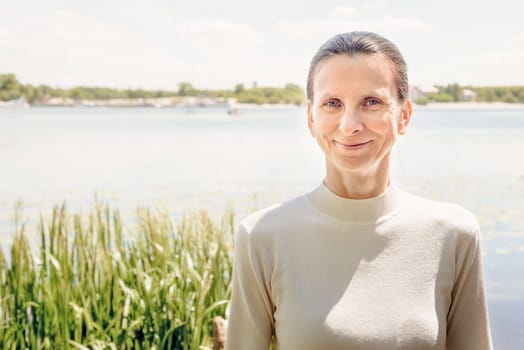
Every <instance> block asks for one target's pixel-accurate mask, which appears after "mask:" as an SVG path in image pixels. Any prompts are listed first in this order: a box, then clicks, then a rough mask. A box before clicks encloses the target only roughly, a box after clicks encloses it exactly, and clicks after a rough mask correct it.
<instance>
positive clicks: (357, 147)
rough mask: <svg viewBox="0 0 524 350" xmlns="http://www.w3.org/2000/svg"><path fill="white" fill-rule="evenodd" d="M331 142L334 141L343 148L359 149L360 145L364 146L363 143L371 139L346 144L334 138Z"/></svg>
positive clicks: (365, 143)
mask: <svg viewBox="0 0 524 350" xmlns="http://www.w3.org/2000/svg"><path fill="white" fill-rule="evenodd" d="M333 142H335V144H336V145H338V146H340V147H342V148H344V149H360V148H362V147H364V146H365V145H367V144H368V143H370V142H371V141H366V142H362V143H353V144H346V143H342V142H339V141H336V140H334V141H333Z"/></svg>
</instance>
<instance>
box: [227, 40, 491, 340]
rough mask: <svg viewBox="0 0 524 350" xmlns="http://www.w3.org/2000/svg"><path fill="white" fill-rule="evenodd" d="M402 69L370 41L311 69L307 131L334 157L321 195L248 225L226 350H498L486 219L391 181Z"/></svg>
mask: <svg viewBox="0 0 524 350" xmlns="http://www.w3.org/2000/svg"><path fill="white" fill-rule="evenodd" d="M407 95H408V80H407V69H406V64H405V62H404V59H403V58H402V55H401V54H400V52H399V51H398V49H397V48H396V46H395V45H393V44H392V43H391V42H389V41H388V40H387V39H385V38H383V37H381V36H379V35H377V34H374V33H367V32H352V33H344V34H339V35H337V36H335V37H333V38H331V39H330V40H328V41H327V42H326V43H325V44H324V45H323V46H322V47H321V48H320V49H319V50H318V52H317V53H316V55H315V56H314V58H313V60H312V62H311V66H310V70H309V76H308V82H307V97H308V106H307V114H308V125H309V129H310V131H311V135H312V136H313V137H314V138H315V139H316V141H317V143H318V144H319V146H320V148H321V149H322V151H323V152H324V154H325V160H326V162H325V165H326V175H325V178H324V181H323V182H322V183H321V184H320V185H319V186H318V187H317V188H316V189H314V190H313V191H312V192H310V193H307V194H304V195H302V196H300V197H298V198H295V199H293V200H290V201H288V202H285V203H283V204H280V205H277V206H274V207H271V208H268V209H265V210H262V211H260V212H258V213H255V214H253V215H251V216H249V217H248V218H247V219H245V220H244V221H243V222H242V224H241V226H240V229H239V232H238V234H237V238H236V248H235V259H234V268H233V270H234V272H233V292H232V301H231V312H230V317H229V327H228V337H227V349H228V350H258V349H260V350H267V349H269V346H270V342H271V339H272V336H274V339H275V345H276V349H278V350H309V349H381V350H384V349H418V350H420V349H452V350H468V349H471V350H483V349H491V348H492V346H491V336H490V331H489V322H488V316H487V307H486V300H485V294H484V286H483V277H482V255H481V250H480V233H479V226H478V223H477V221H476V219H475V218H474V217H473V215H472V214H470V213H469V212H468V211H466V210H465V209H462V208H461V207H459V206H457V205H453V204H447V203H440V202H434V201H430V200H426V199H422V198H419V197H416V196H413V195H410V194H408V193H406V192H404V191H402V190H400V189H399V188H398V187H396V186H395V185H394V184H393V183H391V181H390V165H389V159H390V154H391V148H392V146H393V144H394V142H395V139H396V137H397V135H402V134H404V133H405V132H406V129H407V127H408V124H409V121H410V118H411V114H412V106H411V102H410V100H409V99H408V96H407Z"/></svg>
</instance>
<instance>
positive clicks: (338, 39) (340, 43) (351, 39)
mask: <svg viewBox="0 0 524 350" xmlns="http://www.w3.org/2000/svg"><path fill="white" fill-rule="evenodd" d="M344 54H345V55H349V56H352V55H355V54H364V55H375V54H382V55H384V56H385V57H387V58H388V59H389V60H390V61H391V63H393V66H394V68H395V71H396V72H395V73H396V83H397V94H398V96H397V97H398V99H399V100H400V101H401V102H405V101H406V100H407V99H408V72H407V66H406V62H405V61H404V58H403V57H402V54H401V53H400V51H399V50H398V48H397V47H396V46H395V44H393V43H392V42H391V41H389V40H388V39H386V38H384V37H382V36H380V35H378V34H375V33H371V32H349V33H341V34H337V35H335V36H334V37H332V38H331V39H329V40H328V41H326V42H325V43H324V45H322V46H321V47H320V49H318V51H317V53H316V54H315V56H314V57H313V59H312V60H311V64H310V66H309V73H308V77H307V91H306V92H307V98H308V100H309V101H310V102H313V82H314V80H315V75H316V72H317V68H318V65H319V63H321V62H322V61H324V60H325V59H327V58H329V57H331V56H335V55H344Z"/></svg>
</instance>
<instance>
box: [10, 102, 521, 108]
mask: <svg viewBox="0 0 524 350" xmlns="http://www.w3.org/2000/svg"><path fill="white" fill-rule="evenodd" d="M50 107H54V108H115V109H118V108H190V109H193V108H224V109H236V110H242V109H275V108H277V109H278V108H290V109H293V108H304V107H306V104H303V105H296V104H286V103H274V104H269V103H266V104H261V105H258V104H255V103H235V104H231V105H226V104H224V103H210V104H205V105H198V104H179V105H167V104H164V105H153V104H133V103H129V104H118V105H115V104H99V105H89V104H81V103H80V104H38V105H30V104H27V103H23V104H21V103H15V102H11V101H8V102H5V101H0V109H3V108H7V109H11V108H16V109H19V108H50ZM413 109H524V103H505V102H430V103H428V104H426V105H418V104H416V103H413Z"/></svg>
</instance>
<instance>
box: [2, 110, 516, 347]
mask: <svg viewBox="0 0 524 350" xmlns="http://www.w3.org/2000/svg"><path fill="white" fill-rule="evenodd" d="M393 153H394V158H393V161H392V165H393V175H394V176H393V177H394V180H395V181H396V182H397V183H398V184H399V185H400V186H401V187H402V188H404V189H406V190H408V191H410V192H412V193H416V194H419V195H422V196H426V197H431V198H434V199H439V200H445V201H453V202H457V203H459V204H461V205H463V206H464V207H466V208H468V209H469V210H471V211H472V212H473V213H475V214H476V215H477V217H478V218H479V221H480V224H481V226H482V230H483V249H484V268H485V274H486V289H487V293H488V299H489V306H490V314H491V315H490V316H491V322H492V331H493V337H494V342H495V345H496V349H511V350H513V349H515V350H516V349H523V348H524V326H523V325H524V215H523V214H524V109H519V108H515V109H442V108H438V109H429V108H420V109H417V110H416V111H415V113H414V116H413V119H412V122H411V125H410V128H409V130H408V133H407V135H405V136H404V137H402V138H401V139H400V140H399V143H398V144H397V146H396V147H395V149H394V151H393ZM0 165H1V171H0V240H1V242H2V246H3V247H4V249H5V247H7V245H8V244H9V241H10V235H11V232H12V224H11V221H10V217H11V216H12V214H13V213H14V209H13V207H14V204H15V203H16V202H17V201H18V200H22V201H23V204H24V208H25V210H24V214H25V216H26V217H28V218H29V220H33V219H36V218H37V217H38V214H39V213H40V212H43V213H44V214H45V213H48V212H49V210H50V209H51V208H52V207H53V205H56V204H59V203H61V202H62V201H64V200H66V201H67V204H68V206H69V207H70V208H71V209H72V210H83V211H84V212H85V211H87V210H88V209H89V208H91V207H92V205H93V203H94V198H95V195H96V196H97V197H98V198H99V199H101V200H102V201H105V202H109V203H110V204H114V205H115V206H117V207H118V208H120V209H122V210H123V212H124V216H126V215H127V216H131V215H132V213H133V209H134V208H136V207H137V206H156V205H160V206H163V207H165V208H168V209H169V211H170V212H171V213H172V215H173V216H175V217H177V216H179V215H181V214H184V213H188V212H191V211H196V210H198V209H200V208H204V209H207V210H209V211H211V212H212V213H216V214H219V213H221V212H222V211H223V210H224V207H226V206H228V207H232V208H233V209H234V210H235V212H236V213H237V214H238V216H239V217H242V216H245V215H246V214H247V213H249V212H251V211H253V210H255V209H257V208H261V207H264V206H266V205H269V204H272V203H274V202H277V201H280V200H283V199H286V198H289V197H290V196H294V195H297V194H299V193H302V192H304V191H307V190H309V189H311V188H313V187H314V186H316V185H317V184H318V183H319V182H320V181H321V180H322V177H323V172H324V171H323V157H322V154H321V153H320V151H319V150H318V147H317V145H316V143H315V142H314V140H313V139H312V138H311V137H310V135H309V132H308V131H307V127H306V119H305V109H304V108H251V109H242V110H241V111H240V113H239V114H238V115H234V116H229V115H227V113H226V110H225V109H213V108H207V109H192V110H187V109H182V108H170V109H103V108H97V109H88V108H86V109H82V108H78V109H74V108H30V109H9V108H4V109H0Z"/></svg>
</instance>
